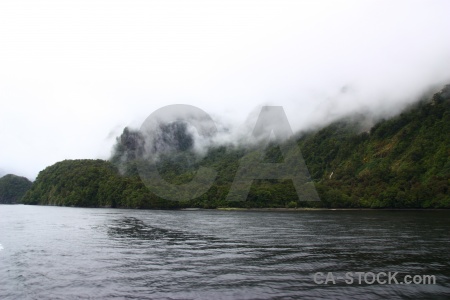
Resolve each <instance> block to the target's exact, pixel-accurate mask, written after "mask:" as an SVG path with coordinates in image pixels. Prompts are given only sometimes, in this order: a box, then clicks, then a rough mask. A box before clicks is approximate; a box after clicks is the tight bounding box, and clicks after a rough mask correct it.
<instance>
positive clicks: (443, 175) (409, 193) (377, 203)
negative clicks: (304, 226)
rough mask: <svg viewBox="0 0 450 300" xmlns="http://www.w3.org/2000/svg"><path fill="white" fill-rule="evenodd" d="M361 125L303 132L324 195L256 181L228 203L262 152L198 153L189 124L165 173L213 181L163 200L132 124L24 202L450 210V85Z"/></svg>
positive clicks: (171, 142) (175, 178) (49, 176)
mask: <svg viewBox="0 0 450 300" xmlns="http://www.w3.org/2000/svg"><path fill="white" fill-rule="evenodd" d="M360 122H361V120H359V121H356V120H355V119H352V120H350V119H344V120H340V121H337V122H334V123H332V124H330V125H328V126H326V127H324V128H321V129H318V130H315V131H310V132H302V133H298V134H297V135H296V138H295V143H296V145H298V147H299V149H300V150H301V153H302V155H303V158H304V161H305V163H306V166H307V167H308V170H309V173H310V176H311V180H312V181H313V182H314V186H315V188H316V190H317V192H318V195H319V197H320V201H317V202H313V201H302V199H299V198H298V196H297V193H296V190H295V188H294V185H293V183H292V180H289V179H286V180H279V179H259V180H254V182H253V184H252V186H251V188H250V192H249V194H248V197H247V199H246V201H228V200H229V199H227V195H228V192H229V191H230V187H231V184H232V182H233V180H234V178H235V175H236V172H237V171H238V168H239V165H240V160H241V159H242V158H243V157H244V156H247V155H249V154H251V153H252V151H254V149H252V148H251V147H248V146H231V145H228V146H225V145H222V146H215V147H210V148H209V149H208V150H207V152H205V153H203V154H201V155H200V154H198V153H196V152H195V151H194V149H193V143H194V141H193V139H192V136H191V135H190V134H189V132H188V130H187V128H186V124H184V123H172V124H165V125H162V127H161V128H160V129H161V130H160V131H159V133H158V135H156V136H154V139H153V141H152V145H153V148H152V149H153V150H154V153H153V154H154V155H157V156H158V160H157V163H156V164H157V169H158V171H159V173H160V174H161V177H162V178H163V179H165V180H166V181H167V182H169V183H171V184H184V183H188V182H189V181H190V180H192V178H194V176H195V174H196V170H198V168H199V167H201V166H203V167H209V168H212V169H214V170H215V171H216V172H217V176H216V179H215V181H214V183H213V185H212V186H211V188H210V189H209V190H208V191H207V192H206V193H205V194H202V195H200V196H199V197H197V198H195V199H193V200H182V201H170V200H165V199H162V198H160V197H158V196H157V193H154V192H155V191H154V192H152V190H151V188H147V186H145V185H144V183H143V181H142V180H141V177H140V176H139V170H140V168H142V164H143V158H142V153H143V145H144V144H145V140H144V138H143V136H142V134H141V133H140V132H139V131H137V130H131V129H128V128H125V129H124V131H123V133H122V135H121V136H120V137H118V138H117V143H116V145H115V146H114V150H113V155H112V157H111V159H110V160H109V161H102V160H66V161H62V162H58V163H56V164H54V165H53V166H50V167H47V168H46V169H45V170H43V171H41V172H40V173H39V175H38V177H37V179H36V181H35V182H34V183H33V186H32V188H31V190H29V191H28V192H27V194H26V195H25V196H24V198H23V199H22V202H23V203H25V204H49V205H64V206H86V207H129V208H158V209H176V208H184V207H200V208H217V207H245V208H252V207H270V208H275V207H290V208H294V207H326V208H450V188H449V187H450V159H449V158H450V135H449V132H450V86H447V87H446V88H444V89H443V90H442V91H441V92H439V93H437V94H435V95H434V96H432V97H431V98H429V99H426V100H422V101H420V102H418V103H415V104H414V105H412V106H411V107H409V108H407V109H406V110H404V111H403V112H402V113H401V114H400V115H398V116H396V117H393V118H390V119H388V120H380V121H379V122H377V123H376V124H375V125H374V126H373V127H372V128H371V129H370V130H365V129H361V128H362V126H361V123H360ZM280 147H281V146H280V145H276V144H269V145H268V146H267V148H266V149H265V156H264V160H265V162H268V163H277V162H283V159H284V158H283V154H282V151H280ZM161 149H163V150H161ZM180 198H182V197H180Z"/></svg>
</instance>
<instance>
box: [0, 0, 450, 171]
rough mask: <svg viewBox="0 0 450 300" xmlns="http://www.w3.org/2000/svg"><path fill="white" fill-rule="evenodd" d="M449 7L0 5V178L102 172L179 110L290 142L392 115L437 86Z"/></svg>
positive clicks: (448, 67)
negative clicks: (267, 117) (265, 108)
mask: <svg viewBox="0 0 450 300" xmlns="http://www.w3.org/2000/svg"><path fill="white" fill-rule="evenodd" d="M449 12H450V2H449V1H425V0H424V1H312V0H311V1H280V0H277V1H260V0H259V1H242V0H239V1H211V0H208V1H172V0H166V1H122V0H118V1H110V0H109V1H92V0H89V1H80V0H77V1H64V0H57V1H18V0H14V1H8V0H4V1H1V2H0V103H1V106H0V140H1V143H2V145H1V147H0V172H1V173H10V172H11V173H16V174H18V175H23V176H27V177H28V178H30V179H34V178H35V176H36V175H37V173H38V172H39V171H40V170H42V169H43V168H45V167H46V166H48V165H51V164H53V163H55V162H57V161H59V160H63V159H73V158H107V157H108V156H109V154H110V149H111V145H112V144H113V142H114V137H115V136H116V135H118V134H120V132H121V130H122V129H123V127H124V126H126V125H131V126H134V127H136V128H138V127H139V126H140V124H141V122H142V121H143V120H144V119H145V118H146V117H147V116H148V115H149V114H150V113H152V112H153V111H154V110H156V109H158V108H160V107H162V106H164V105H168V104H183V103H184V104H190V105H194V106H197V107H199V108H201V109H203V110H204V111H206V112H208V113H210V114H211V116H212V117H213V118H214V119H215V120H220V121H221V122H225V123H230V122H233V123H235V124H242V123H243V122H244V121H245V119H246V117H247V116H248V115H249V114H250V113H251V112H253V111H255V109H257V107H259V106H260V105H282V106H283V107H284V109H285V111H286V114H287V116H288V119H289V121H290V123H291V125H292V126H293V127H294V130H298V129H301V128H305V127H307V126H309V125H310V124H318V123H323V122H327V121H328V120H330V118H336V117H338V116H341V115H344V114H347V113H349V112H353V111H357V110H360V109H364V110H368V111H375V112H378V113H379V112H382V111H384V112H386V113H393V112H395V111H396V110H397V109H398V108H399V107H402V106H403V105H404V104H405V103H408V102H411V101H412V100H414V99H415V98H416V97H417V96H418V95H419V94H421V93H422V92H423V91H424V90H425V89H427V88H428V87H429V86H430V85H431V84H444V83H446V82H447V81H448V82H450V29H449V28H450V18H449V17H448V13H449Z"/></svg>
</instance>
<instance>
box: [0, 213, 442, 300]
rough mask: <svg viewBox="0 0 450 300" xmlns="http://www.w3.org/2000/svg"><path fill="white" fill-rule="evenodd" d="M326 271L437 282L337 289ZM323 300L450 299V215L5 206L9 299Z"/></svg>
mask: <svg viewBox="0 0 450 300" xmlns="http://www.w3.org/2000/svg"><path fill="white" fill-rule="evenodd" d="M316 272H322V273H323V274H324V276H323V277H320V276H319V277H318V278H319V279H322V280H324V279H325V277H326V275H327V273H328V272H333V275H336V276H343V275H345V273H346V272H373V273H375V274H376V273H378V272H386V273H388V272H399V274H398V275H397V276H396V278H397V281H399V282H400V281H402V279H403V277H404V275H406V274H410V275H412V276H414V275H434V276H436V284H435V285H426V284H418V285H415V284H411V285H406V284H390V285H389V284H379V283H377V282H375V283H374V284H366V283H364V281H363V282H362V284H358V277H357V276H356V275H355V276H354V278H355V281H354V283H353V284H346V283H345V281H344V280H336V284H333V283H332V282H328V284H326V285H325V284H316V283H315V282H314V280H313V276H314V274H315V273H316ZM370 278H371V277H369V279H370ZM385 279H387V277H386V278H385ZM317 298H326V299H380V298H384V299H396V298H403V299H424V298H427V299H428V298H429V299H450V211H301V212H248V211H150V210H119V209H87V208H64V207H43V206H23V205H0V299H317Z"/></svg>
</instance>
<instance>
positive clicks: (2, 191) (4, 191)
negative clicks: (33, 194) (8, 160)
mask: <svg viewBox="0 0 450 300" xmlns="http://www.w3.org/2000/svg"><path fill="white" fill-rule="evenodd" d="M31 184H32V183H31V181H29V180H28V179H27V178H25V177H20V176H16V175H13V174H8V175H5V176H3V177H2V178H0V203H3V204H14V203H17V202H19V201H20V199H21V198H22V197H23V195H25V193H26V192H27V191H28V190H29V189H30V187H31Z"/></svg>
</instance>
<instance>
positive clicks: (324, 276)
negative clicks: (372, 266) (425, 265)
mask: <svg viewBox="0 0 450 300" xmlns="http://www.w3.org/2000/svg"><path fill="white" fill-rule="evenodd" d="M313 281H314V283H316V284H320V285H333V284H338V283H345V284H349V285H350V284H366V285H371V284H381V285H383V284H388V285H389V284H406V285H409V284H428V285H431V284H436V276H435V275H411V274H406V275H401V274H399V272H377V273H374V272H346V273H334V272H326V273H324V272H316V273H314V275H313Z"/></svg>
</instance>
